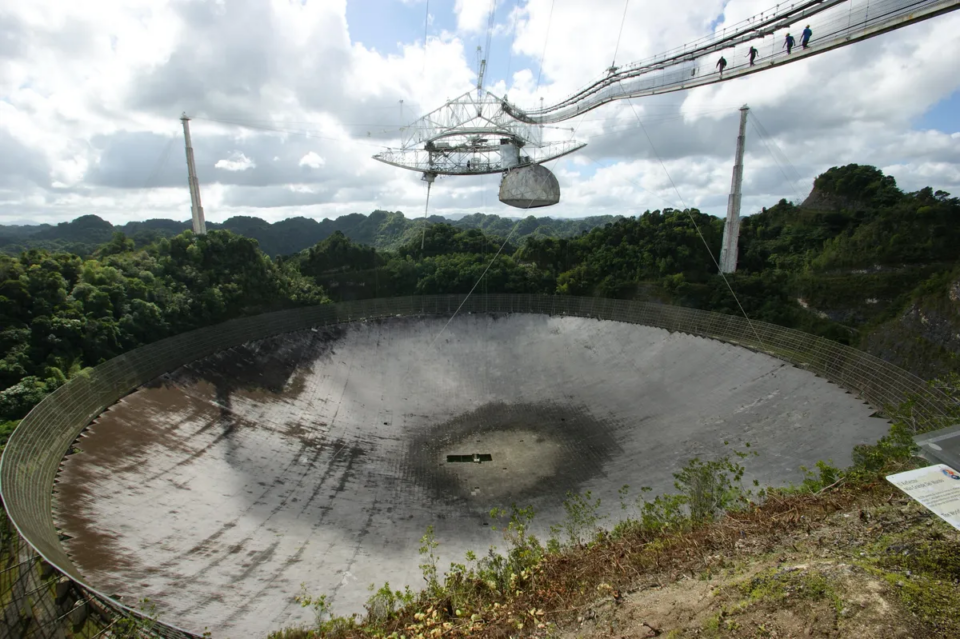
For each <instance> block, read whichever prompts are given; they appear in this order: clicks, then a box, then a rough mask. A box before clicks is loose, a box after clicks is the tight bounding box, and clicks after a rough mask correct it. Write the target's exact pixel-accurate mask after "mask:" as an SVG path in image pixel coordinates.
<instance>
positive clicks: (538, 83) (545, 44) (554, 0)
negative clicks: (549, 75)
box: [533, 0, 556, 93]
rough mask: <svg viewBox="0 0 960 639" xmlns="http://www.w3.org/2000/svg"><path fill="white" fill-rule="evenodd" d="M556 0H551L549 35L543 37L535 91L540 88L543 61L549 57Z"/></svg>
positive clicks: (548, 21)
mask: <svg viewBox="0 0 960 639" xmlns="http://www.w3.org/2000/svg"><path fill="white" fill-rule="evenodd" d="M555 2H556V0H550V16H549V17H548V18H547V35H546V37H545V38H544V39H543V52H542V53H541V54H540V66H539V68H538V69H537V88H536V89H534V90H533V92H534V93H536V92H537V91H539V90H540V76H541V75H542V74H543V61H544V59H545V58H546V57H547V44H548V43H549V42H550V26H551V25H552V24H553V5H554V3H555Z"/></svg>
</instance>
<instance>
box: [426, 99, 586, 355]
mask: <svg viewBox="0 0 960 639" xmlns="http://www.w3.org/2000/svg"><path fill="white" fill-rule="evenodd" d="M582 122H583V118H581V119H580V121H579V122H577V126H576V127H574V130H573V136H576V134H577V129H579V128H580V124H581V123H582ZM573 136H571V137H573ZM560 160H561V158H554V160H553V165H552V167H551V168H556V166H557V162H559V161H560ZM532 201H533V198H532V197H531V198H529V199H528V200H527V203H528V204H529V203H530V202H532ZM521 222H523V218H521V219H519V220H517V222H516V223H515V224H514V225H513V228H512V229H511V230H510V234H509V235H507V239H505V240H504V241H503V244H501V245H500V248H499V249H497V253H496V254H495V255H494V256H493V258H492V259H491V260H490V263H489V264H487V267H486V268H485V269H483V273H481V274H480V277H479V278H478V279H477V281H476V282H475V283H474V285H473V287H472V288H471V289H470V292H469V293H467V295H466V297H464V298H463V301H462V302H460V306H458V307H457V310H456V311H454V312H453V315H451V316H450V319H448V320H447V323H446V324H444V325H443V328H442V329H440V332H439V333H437V335H436V337H434V338H433V340H432V341H431V342H430V346H431V347H432V346H433V345H434V344H435V343H436V341H437V340H438V339H439V338H440V335H442V334H443V332H444V331H445V330H447V327H448V326H450V322H452V321H453V318H455V317H456V316H457V314H458V313H459V312H460V309H462V308H463V305H464V304H466V303H467V300H468V299H470V296H471V295H472V294H473V291H474V290H476V288H477V285H479V284H480V282H482V281H483V278H484V276H485V275H486V274H487V271H489V270H490V267H491V266H493V263H494V262H496V261H497V258H498V257H499V256H500V253H501V252H502V251H503V248H504V247H505V246H506V245H507V242H509V241H510V238H511V237H513V234H514V233H516V232H517V229H518V228H520V223H521Z"/></svg>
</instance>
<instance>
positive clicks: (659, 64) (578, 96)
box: [524, 0, 849, 117]
mask: <svg viewBox="0 0 960 639" xmlns="http://www.w3.org/2000/svg"><path fill="white" fill-rule="evenodd" d="M845 1H849V0H833V1H832V2H830V3H829V4H820V3H817V4H818V5H819V6H816V7H815V9H816V10H815V11H814V12H812V13H809V14H805V15H801V16H795V17H794V18H793V19H794V20H800V19H803V18H810V17H811V16H812V15H815V14H816V13H821V12H823V11H826V10H828V9H832V8H833V7H834V6H836V5H838V4H840V3H841V2H845ZM761 15H762V14H761ZM770 21H773V22H776V21H780V22H783V21H784V17H783V16H782V15H779V16H776V17H774V18H771V19H770ZM787 27H789V24H780V25H776V26H775V27H774V28H773V30H772V31H771V32H770V34H765V33H760V32H758V31H757V29H758V27H756V26H751V27H750V28H749V29H747V30H746V31H741V32H739V33H733V34H731V35H729V36H726V37H725V38H724V39H723V40H721V41H719V42H716V43H711V44H709V45H706V46H703V47H699V48H698V47H691V48H689V49H687V48H686V46H685V47H684V49H683V52H682V53H680V54H677V55H672V56H671V55H670V54H661V55H663V57H662V58H661V57H660V56H655V57H654V58H653V60H652V61H650V62H645V63H644V62H640V63H635V64H631V65H628V66H627V67H626V68H625V69H624V70H621V71H618V72H617V73H615V74H613V75H611V76H608V77H605V78H601V79H600V80H597V81H595V82H594V83H592V84H590V85H588V86H586V87H584V88H583V89H581V90H580V91H579V92H577V93H575V94H574V95H573V96H571V97H569V98H567V99H566V100H564V101H563V102H560V103H557V104H556V105H552V106H551V107H548V108H545V109H542V110H536V109H531V110H529V111H526V112H524V115H526V116H528V117H536V116H541V117H542V116H545V115H546V114H547V113H550V112H554V111H557V110H559V109H561V108H564V107H569V106H572V105H574V104H576V103H577V102H580V101H582V100H584V99H585V98H586V97H589V96H590V95H593V94H595V93H597V92H598V91H601V90H603V89H605V88H608V87H610V86H613V85H615V84H616V83H617V82H620V81H623V80H629V79H633V78H637V77H640V76H643V75H646V74H649V73H651V72H655V71H661V70H664V69H667V68H669V67H671V66H677V65H678V64H680V63H683V62H696V61H697V60H699V59H700V58H702V57H704V56H706V55H708V54H710V53H715V52H717V51H721V50H723V49H728V48H731V47H736V45H737V44H744V43H746V42H750V41H753V40H756V39H757V38H763V37H765V36H766V35H771V34H772V33H774V32H775V31H776V30H778V29H780V28H787ZM735 37H736V38H739V41H738V42H732V41H731V40H732V39H734V38H735ZM677 50H678V51H679V49H677ZM658 58H659V59H658Z"/></svg>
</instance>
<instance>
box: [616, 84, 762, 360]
mask: <svg viewBox="0 0 960 639" xmlns="http://www.w3.org/2000/svg"><path fill="white" fill-rule="evenodd" d="M627 104H629V105H630V108H631V110H632V111H633V115H634V116H635V117H636V118H637V122H638V123H639V124H640V129H641V130H642V131H643V135H644V136H645V137H646V138H647V142H649V143H650V148H651V149H653V154H654V155H655V156H656V158H657V161H658V162H659V163H660V167H661V168H662V169H663V172H664V173H665V174H666V176H667V180H669V181H670V186H672V187H673V190H674V192H675V193H676V194H677V199H679V200H680V205H681V206H683V211H684V213H686V214H687V217H688V218H689V219H690V222H691V223H692V224H693V228H694V229H696V231H697V235H699V236H700V241H702V242H703V246H704V248H706V249H707V254H708V255H709V256H710V260H711V261H712V262H713V264H714V266H716V267H717V272H718V273H719V274H720V277H721V278H723V283H724V284H726V285H727V289H728V290H729V291H730V295H732V296H733V300H734V301H735V302H736V303H737V306H738V307H739V308H740V312H741V313H742V314H743V318H744V319H745V320H747V325H748V326H749V327H750V330H752V331H753V334H754V336H755V337H756V338H757V341H758V342H759V343H760V348H762V349H763V350H767V347H766V346H765V345H764V343H763V339H762V338H761V337H760V333H758V332H757V329H756V327H755V326H754V325H753V322H751V321H750V317H749V316H748V315H747V311H746V309H744V308H743V304H741V303H740V298H738V297H737V294H736V293H735V292H734V290H733V287H732V286H730V281H729V280H728V279H727V276H726V274H725V273H724V272H723V269H721V268H720V263H719V262H718V261H717V258H716V257H714V255H713V251H711V250H710V245H709V244H708V243H707V238H705V237H704V236H703V233H702V232H701V231H700V226H699V225H698V224H697V221H696V220H695V219H693V215H692V214H691V213H690V210H689V209H688V208H687V205H686V203H685V202H684V201H683V196H682V195H680V189H678V188H677V185H676V183H675V182H674V181H673V177H671V176H670V171H668V170H667V165H666V164H664V162H663V158H661V157H660V153H659V152H658V151H657V147H656V145H654V143H653V140H652V139H651V138H650V134H649V133H647V128H646V127H645V126H643V120H641V119H640V114H639V113H637V109H636V107H635V106H634V104H633V100H631V99H628V100H627Z"/></svg>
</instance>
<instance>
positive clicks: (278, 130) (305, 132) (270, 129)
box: [193, 118, 383, 149]
mask: <svg viewBox="0 0 960 639" xmlns="http://www.w3.org/2000/svg"><path fill="white" fill-rule="evenodd" d="M193 119H194V120H199V121H201V122H213V123H216V124H223V125H226V126H235V127H239V128H241V129H252V130H256V131H266V132H268V133H287V134H293V135H304V136H306V137H308V138H313V139H316V140H327V141H330V142H347V143H350V144H361V145H364V146H372V147H376V148H378V149H380V148H382V147H383V145H382V144H374V143H372V142H363V141H361V140H357V139H356V138H334V137H330V136H328V135H317V134H316V133H313V132H311V131H309V130H306V129H282V128H278V127H268V126H260V125H253V124H245V123H240V122H231V121H229V120H218V119H214V118H193Z"/></svg>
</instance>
